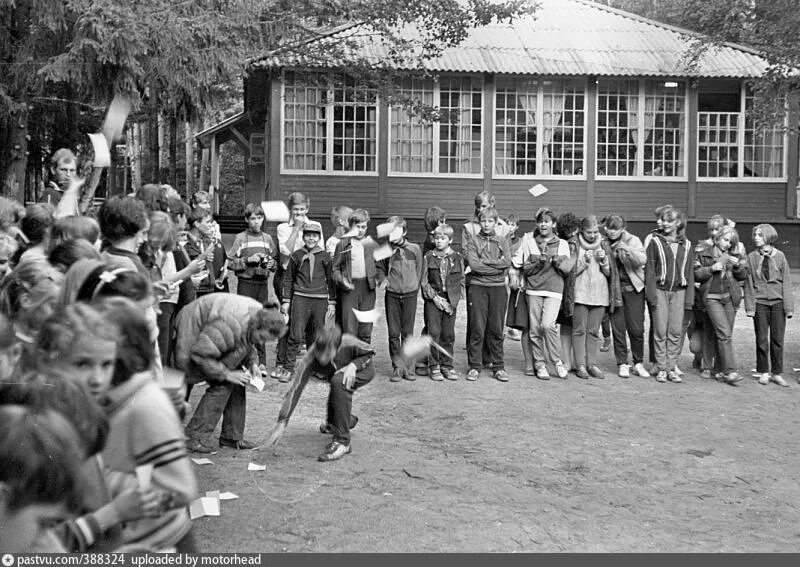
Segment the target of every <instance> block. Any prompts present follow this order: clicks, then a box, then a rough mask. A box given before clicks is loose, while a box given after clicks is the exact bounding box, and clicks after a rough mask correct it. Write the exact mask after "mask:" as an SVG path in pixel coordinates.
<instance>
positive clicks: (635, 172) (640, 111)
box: [597, 80, 686, 177]
mask: <svg viewBox="0 0 800 567" xmlns="http://www.w3.org/2000/svg"><path fill="white" fill-rule="evenodd" d="M685 92H686V87H685V85H684V84H683V83H679V82H673V81H650V80H642V81H638V80H623V81H611V80H609V81H605V80H604V81H600V82H599V84H598V94H597V175H598V176H624V177H637V176H654V177H683V176H684V175H685V173H684V162H685V159H684V152H685V143H684V132H685V123H686V95H685Z"/></svg>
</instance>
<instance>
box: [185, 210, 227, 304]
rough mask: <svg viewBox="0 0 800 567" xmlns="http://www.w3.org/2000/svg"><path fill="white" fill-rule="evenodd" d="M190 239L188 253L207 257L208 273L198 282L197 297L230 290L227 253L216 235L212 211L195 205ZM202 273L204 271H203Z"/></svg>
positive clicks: (190, 255) (190, 256)
mask: <svg viewBox="0 0 800 567" xmlns="http://www.w3.org/2000/svg"><path fill="white" fill-rule="evenodd" d="M189 226H190V228H189V232H188V233H187V237H188V241H187V242H186V247H185V250H186V253H187V254H189V258H190V259H192V260H194V259H195V258H197V257H203V258H205V259H206V272H207V275H206V276H205V277H204V278H203V279H201V280H200V282H199V283H198V284H197V297H202V296H204V295H208V294H209V293H214V292H215V291H223V292H227V291H228V267H227V260H228V258H227V255H226V254H225V247H224V246H223V245H222V242H220V241H219V240H217V239H216V237H215V235H214V217H213V216H212V214H211V211H209V210H207V209H204V208H202V207H195V208H194V209H192V212H191V213H190V215H189ZM201 274H202V272H201Z"/></svg>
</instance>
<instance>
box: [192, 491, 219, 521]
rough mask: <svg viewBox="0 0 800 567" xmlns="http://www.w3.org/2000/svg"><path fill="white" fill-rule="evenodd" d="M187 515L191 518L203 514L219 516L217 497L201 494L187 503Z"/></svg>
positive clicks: (199, 516) (200, 516)
mask: <svg viewBox="0 0 800 567" xmlns="http://www.w3.org/2000/svg"><path fill="white" fill-rule="evenodd" d="M189 516H190V517H191V518H192V520H194V519H196V518H202V517H203V516H219V499H217V498H209V497H207V496H203V497H200V498H198V499H197V500H195V501H194V502H192V503H191V504H189Z"/></svg>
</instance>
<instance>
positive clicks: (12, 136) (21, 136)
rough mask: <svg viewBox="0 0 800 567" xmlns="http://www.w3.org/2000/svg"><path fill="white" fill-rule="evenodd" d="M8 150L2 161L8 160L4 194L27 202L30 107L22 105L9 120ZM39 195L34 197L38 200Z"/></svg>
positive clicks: (3, 188)
mask: <svg viewBox="0 0 800 567" xmlns="http://www.w3.org/2000/svg"><path fill="white" fill-rule="evenodd" d="M7 124H8V133H7V135H8V148H7V153H6V154H5V155H3V156H2V158H1V159H3V160H7V166H6V172H5V176H4V178H3V180H2V182H3V185H2V194H3V195H5V196H6V197H8V198H9V199H16V200H17V201H19V202H20V203H24V202H25V171H26V169H27V167H28V105H27V104H25V103H22V104H21V105H20V106H19V107H18V108H17V109H15V110H14V111H12V112H11V116H10V117H9V119H8V122H7ZM38 197H39V195H34V196H33V199H34V200H36V199H37V198H38Z"/></svg>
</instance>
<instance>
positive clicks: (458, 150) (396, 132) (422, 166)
mask: <svg viewBox="0 0 800 567" xmlns="http://www.w3.org/2000/svg"><path fill="white" fill-rule="evenodd" d="M398 95H399V97H401V98H403V99H405V100H406V101H407V102H409V103H411V104H412V107H413V105H424V106H426V107H434V106H438V107H439V111H440V113H441V117H440V118H441V120H440V121H439V122H435V123H434V122H430V121H425V120H423V119H422V118H420V117H419V115H418V113H416V112H412V111H409V110H408V109H407V108H406V107H404V106H400V105H398V106H393V107H392V113H391V133H390V138H389V140H390V158H389V163H390V173H423V174H425V173H427V174H436V173H446V174H451V175H480V173H481V168H482V147H483V146H482V142H483V82H482V81H481V79H480V78H479V77H471V76H461V77H447V76H444V77H441V78H440V79H439V80H438V81H433V80H430V79H405V80H403V81H402V83H401V84H400V86H399V92H398Z"/></svg>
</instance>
